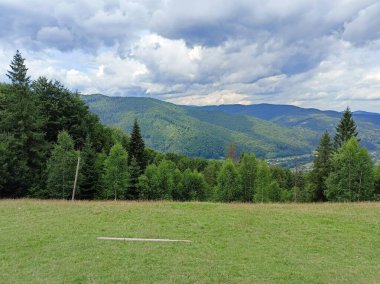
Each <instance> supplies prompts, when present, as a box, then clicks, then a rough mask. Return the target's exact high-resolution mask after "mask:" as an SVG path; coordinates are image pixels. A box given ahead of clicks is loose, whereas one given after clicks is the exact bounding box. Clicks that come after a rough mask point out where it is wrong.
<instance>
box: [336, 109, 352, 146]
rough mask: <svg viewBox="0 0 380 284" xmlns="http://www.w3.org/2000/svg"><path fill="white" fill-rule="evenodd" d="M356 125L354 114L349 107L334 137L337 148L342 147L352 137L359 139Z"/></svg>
mask: <svg viewBox="0 0 380 284" xmlns="http://www.w3.org/2000/svg"><path fill="white" fill-rule="evenodd" d="M357 136H358V132H357V131H356V123H355V121H354V119H353V118H352V112H351V110H350V108H349V107H347V108H346V110H345V111H344V112H343V115H342V118H341V120H340V122H339V124H338V126H337V127H336V134H335V137H334V146H335V148H339V147H341V146H342V145H343V144H344V143H346V142H347V141H348V140H349V139H350V138H351V137H355V138H356V137H357Z"/></svg>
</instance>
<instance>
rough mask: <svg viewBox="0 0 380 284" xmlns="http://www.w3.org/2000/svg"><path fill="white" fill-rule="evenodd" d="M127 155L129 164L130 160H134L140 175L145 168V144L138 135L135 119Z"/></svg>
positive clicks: (138, 129) (138, 127)
mask: <svg viewBox="0 0 380 284" xmlns="http://www.w3.org/2000/svg"><path fill="white" fill-rule="evenodd" d="M128 148H129V149H128V151H129V152H128V153H129V164H130V163H131V162H132V159H133V158H135V159H136V162H137V164H138V166H139V167H140V174H141V173H143V172H144V170H145V168H146V157H145V151H144V148H145V143H144V140H143V138H142V136H141V133H140V126H139V124H138V123H137V119H135V121H134V124H133V129H132V134H131V138H130V141H129V147H128Z"/></svg>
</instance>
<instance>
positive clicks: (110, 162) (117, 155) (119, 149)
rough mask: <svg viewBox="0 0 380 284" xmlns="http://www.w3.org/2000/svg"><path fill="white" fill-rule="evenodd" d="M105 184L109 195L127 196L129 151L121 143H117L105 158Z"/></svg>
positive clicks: (116, 196) (115, 197)
mask: <svg viewBox="0 0 380 284" xmlns="http://www.w3.org/2000/svg"><path fill="white" fill-rule="evenodd" d="M104 170H105V173H104V178H103V179H104V184H105V186H106V188H107V197H108V196H112V195H113V196H114V199H115V200H116V199H117V198H125V197H126V194H127V189H128V185H129V173H128V153H127V152H126V151H125V150H124V148H123V146H122V145H121V144H115V145H114V146H113V147H112V148H111V150H110V154H109V156H108V157H107V159H106V160H105V167H104Z"/></svg>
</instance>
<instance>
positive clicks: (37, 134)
mask: <svg viewBox="0 0 380 284" xmlns="http://www.w3.org/2000/svg"><path fill="white" fill-rule="evenodd" d="M23 64H24V59H23V58H22V57H21V54H20V53H19V52H18V51H17V53H16V55H15V57H14V59H13V61H12V63H11V66H10V67H11V70H12V71H8V74H7V75H8V76H9V77H10V78H11V80H12V86H11V87H10V88H4V89H3V91H4V92H5V94H3V95H2V96H1V99H0V100H1V102H2V103H3V107H2V108H0V129H1V133H7V134H9V135H11V136H12V137H13V138H12V139H13V145H12V146H11V147H8V150H9V151H8V153H9V152H11V153H12V155H14V156H15V157H17V159H18V160H20V161H23V162H22V163H18V164H19V166H20V168H18V169H17V170H16V169H15V168H14V167H12V168H13V170H14V171H17V172H18V174H19V177H20V178H15V180H14V181H9V182H8V185H9V186H10V189H9V190H11V192H10V196H13V197H22V196H26V194H27V192H28V190H30V189H31V188H35V187H38V186H41V183H42V180H41V177H42V172H43V170H44V168H45V162H46V161H45V155H46V152H47V144H46V142H45V140H44V133H43V124H44V118H43V116H42V115H41V111H40V108H39V104H38V101H37V99H36V97H35V96H34V95H33V94H32V93H31V92H30V90H29V88H28V86H29V77H28V76H27V75H26V71H27V68H26V67H25V66H24V65H23ZM8 138H9V137H8ZM24 163H25V164H24ZM13 174H15V172H14V173H12V175H11V176H13Z"/></svg>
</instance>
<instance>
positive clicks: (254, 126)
mask: <svg viewBox="0 0 380 284" xmlns="http://www.w3.org/2000/svg"><path fill="white" fill-rule="evenodd" d="M82 98H83V99H84V101H85V102H86V103H87V104H88V105H89V107H90V110H91V111H93V112H95V113H96V114H98V115H99V117H100V119H101V121H102V122H103V123H105V124H107V125H115V126H118V127H120V128H122V129H124V130H126V131H127V132H130V130H131V128H132V124H133V120H134V118H137V119H138V120H139V124H140V127H141V131H142V134H143V137H144V139H145V141H146V144H147V145H148V146H150V147H152V148H153V149H155V150H158V151H163V152H174V153H182V154H186V155H189V156H192V157H204V158H214V159H219V158H221V157H224V156H225V153H226V149H227V147H228V144H229V143H235V144H236V145H237V150H238V152H241V151H249V152H254V153H255V154H256V155H257V156H259V157H263V158H277V157H287V156H296V155H304V154H310V153H311V151H312V150H313V148H314V146H315V145H316V143H317V141H318V139H319V134H318V133H317V132H316V131H313V130H310V129H306V128H300V127H289V126H286V127H284V126H282V125H279V124H276V123H273V122H271V121H266V120H263V119H260V118H256V117H253V116H250V115H244V114H230V113H227V112H225V111H217V110H215V111H212V112H210V111H208V110H203V109H201V108H194V107H188V106H179V105H175V104H171V103H167V102H163V101H159V100H156V99H151V98H134V97H107V96H103V95H89V96H82Z"/></svg>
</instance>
